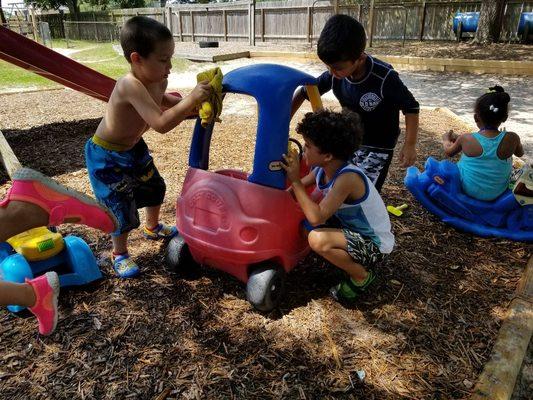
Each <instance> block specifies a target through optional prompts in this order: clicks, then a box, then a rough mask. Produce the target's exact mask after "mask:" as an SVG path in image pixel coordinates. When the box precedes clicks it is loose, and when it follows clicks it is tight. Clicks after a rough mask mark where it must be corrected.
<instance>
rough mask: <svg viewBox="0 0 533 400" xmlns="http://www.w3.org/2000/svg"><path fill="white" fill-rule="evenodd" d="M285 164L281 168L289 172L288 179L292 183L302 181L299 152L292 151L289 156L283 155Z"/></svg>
mask: <svg viewBox="0 0 533 400" xmlns="http://www.w3.org/2000/svg"><path fill="white" fill-rule="evenodd" d="M283 159H284V160H285V162H284V163H281V167H282V168H283V169H284V170H285V172H287V178H288V179H289V180H290V181H291V182H296V181H298V180H300V157H299V156H298V152H297V151H290V152H289V154H283Z"/></svg>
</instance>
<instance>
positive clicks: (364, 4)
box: [359, 0, 370, 35]
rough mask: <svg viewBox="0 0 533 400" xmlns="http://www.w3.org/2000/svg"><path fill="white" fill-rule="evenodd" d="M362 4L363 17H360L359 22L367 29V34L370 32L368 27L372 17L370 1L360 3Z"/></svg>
mask: <svg viewBox="0 0 533 400" xmlns="http://www.w3.org/2000/svg"><path fill="white" fill-rule="evenodd" d="M359 4H361V15H360V16H359V22H360V23H361V24H363V26H364V27H365V31H366V34H367V35H368V34H369V32H370V27H369V26H368V17H369V16H370V0H363V1H361V2H359Z"/></svg>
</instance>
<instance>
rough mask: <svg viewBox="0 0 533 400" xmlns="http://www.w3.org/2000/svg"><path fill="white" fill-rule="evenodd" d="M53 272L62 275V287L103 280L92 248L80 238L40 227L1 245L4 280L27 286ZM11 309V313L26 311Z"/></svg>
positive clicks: (0, 273)
mask: <svg viewBox="0 0 533 400" xmlns="http://www.w3.org/2000/svg"><path fill="white" fill-rule="evenodd" d="M51 270H52V271H55V272H57V273H58V274H59V283H60V284H61V287H64V286H80V285H85V284H87V283H90V282H93V281H95V280H97V279H100V278H101V277H102V273H101V272H100V269H99V268H98V265H97V264H96V259H95V257H94V255H93V253H92V251H91V249H90V248H89V246H88V245H87V243H85V242H84V241H83V240H82V239H80V238H79V237H76V236H72V235H69V236H66V237H62V236H61V234H59V233H55V232H51V231H49V230H48V229H47V228H45V227H40V228H34V229H30V230H28V231H26V232H22V233H20V234H18V235H16V236H13V237H12V238H9V239H8V240H7V242H3V243H0V279H2V280H4V281H9V282H15V283H24V280H25V279H26V278H28V279H32V278H34V277H37V276H39V275H42V274H44V273H45V272H47V271H51ZM7 308H8V310H9V311H11V312H19V311H22V310H23V309H24V307H20V306H14V305H11V306H8V307H7Z"/></svg>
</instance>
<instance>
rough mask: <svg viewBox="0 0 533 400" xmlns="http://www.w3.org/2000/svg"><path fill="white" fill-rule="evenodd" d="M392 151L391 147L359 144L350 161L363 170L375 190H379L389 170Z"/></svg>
mask: <svg viewBox="0 0 533 400" xmlns="http://www.w3.org/2000/svg"><path fill="white" fill-rule="evenodd" d="M393 153H394V151H393V150H392V149H390V150H389V149H380V148H378V147H367V146H361V147H360V148H359V149H357V150H356V152H355V153H354V156H353V158H352V163H353V164H354V165H357V166H358V167H359V168H361V169H362V170H363V172H364V173H365V175H366V176H367V177H368V179H370V180H371V181H372V183H373V184H374V186H375V187H376V189H377V191H378V192H380V191H381V187H382V186H383V182H385V178H386V177H387V173H388V172H389V167H390V164H391V161H392V155H393Z"/></svg>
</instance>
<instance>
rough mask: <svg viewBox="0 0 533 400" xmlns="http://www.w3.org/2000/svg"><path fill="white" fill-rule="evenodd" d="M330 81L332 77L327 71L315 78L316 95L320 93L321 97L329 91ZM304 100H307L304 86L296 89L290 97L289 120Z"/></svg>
mask: <svg viewBox="0 0 533 400" xmlns="http://www.w3.org/2000/svg"><path fill="white" fill-rule="evenodd" d="M332 80H333V76H332V75H331V74H330V72H329V71H325V72H323V73H322V74H321V75H320V76H319V77H318V78H317V87H318V93H320V95H321V96H322V95H323V94H324V93H326V92H328V91H330V90H331V86H332ZM304 100H308V98H307V91H306V89H305V86H300V87H299V88H298V89H296V92H294V94H293V96H292V103H291V118H292V116H293V115H294V114H295V113H296V111H298V109H299V108H300V107H301V105H302V103H303V102H304Z"/></svg>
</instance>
